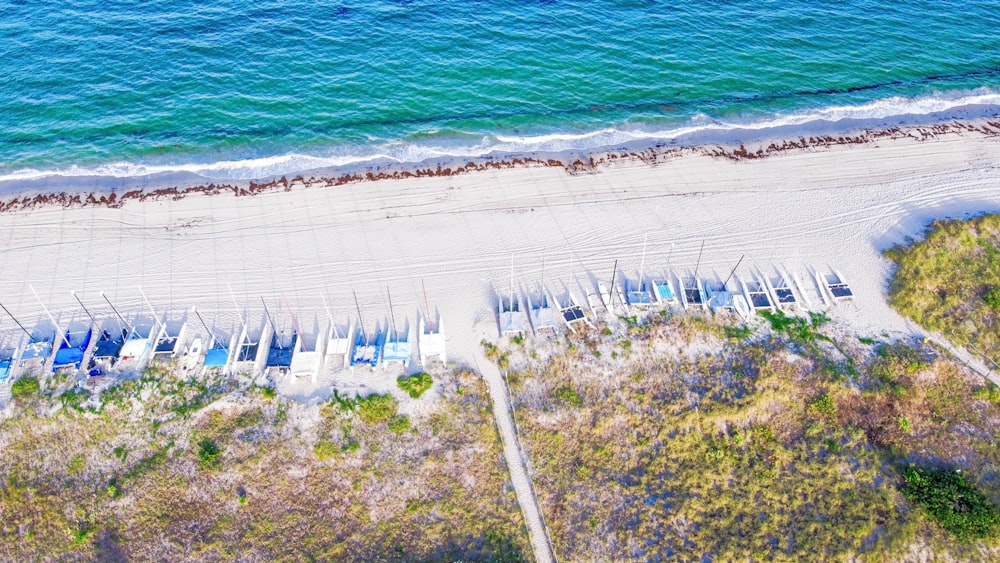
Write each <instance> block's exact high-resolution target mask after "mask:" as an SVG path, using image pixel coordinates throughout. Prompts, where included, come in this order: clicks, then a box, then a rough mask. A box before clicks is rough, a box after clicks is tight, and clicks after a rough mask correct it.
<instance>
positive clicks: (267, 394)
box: [256, 386, 278, 399]
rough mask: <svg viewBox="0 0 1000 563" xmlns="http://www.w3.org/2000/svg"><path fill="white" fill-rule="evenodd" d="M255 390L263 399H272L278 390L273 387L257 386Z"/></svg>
mask: <svg viewBox="0 0 1000 563" xmlns="http://www.w3.org/2000/svg"><path fill="white" fill-rule="evenodd" d="M256 389H257V392H259V393H260V396H261V397H263V398H265V399H273V398H275V397H277V396H278V391H277V389H275V388H274V387H264V386H257V387H256Z"/></svg>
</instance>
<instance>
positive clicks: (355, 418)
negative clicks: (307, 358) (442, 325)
mask: <svg viewBox="0 0 1000 563" xmlns="http://www.w3.org/2000/svg"><path fill="white" fill-rule="evenodd" d="M58 383H59V381H58V379H56V380H49V381H47V382H44V383H43V384H42V385H41V386H35V385H24V386H22V387H23V389H20V394H19V395H18V396H17V397H16V398H15V399H14V404H13V405H12V406H9V407H8V409H7V410H6V411H5V413H6V414H7V415H8V418H6V419H5V420H3V421H2V422H0V451H2V452H3V455H2V456H0V482H2V486H0V526H2V529H3V536H4V538H6V541H4V542H2V545H0V559H3V560H6V561H30V560H63V561H65V560H101V561H114V560H159V561H192V560H230V559H240V560H289V559H290V560H327V561H350V560H364V561H373V560H383V561H393V560H448V561H453V560H459V559H467V560H483V559H486V560H498V561H519V560H523V559H525V557H526V556H527V557H530V551H529V548H528V543H527V535H526V533H525V532H524V526H523V521H522V519H521V515H520V512H519V510H518V507H517V504H516V501H515V499H514V496H513V493H512V492H511V491H510V487H509V484H508V477H507V473H506V469H505V466H504V464H503V457H502V453H501V449H500V444H499V438H498V435H497V432H496V429H495V426H494V423H493V418H492V415H491V411H490V402H489V399H488V397H487V396H486V391H485V386H484V385H483V383H482V381H481V380H480V379H479V378H478V377H477V376H475V375H473V374H470V373H467V372H458V373H449V374H445V375H444V376H443V377H441V379H439V376H435V383H436V384H438V385H439V389H440V394H439V398H437V399H436V400H434V401H433V402H429V403H427V404H426V405H420V408H419V409H415V410H412V409H411V414H409V415H406V414H401V411H402V410H403V409H402V408H401V407H402V406H403V405H400V404H399V403H397V400H396V399H395V398H393V397H392V396H389V395H384V396H377V395H376V396H370V397H367V398H361V399H355V398H349V397H342V396H339V395H337V396H335V397H334V398H333V400H331V401H329V402H327V403H324V404H321V405H304V404H297V403H294V402H290V401H287V400H285V399H282V398H280V397H276V396H274V394H273V392H271V391H270V390H265V389H261V388H249V389H233V388H231V387H230V385H232V384H231V382H227V381H226V380H223V379H221V378H208V379H205V380H196V381H195V380H184V379H178V378H176V377H174V376H173V375H171V374H170V373H169V372H168V371H167V370H165V369H161V368H153V369H149V370H147V371H146V373H145V374H144V375H143V376H142V377H141V378H140V379H135V380H127V381H123V382H120V383H118V384H116V385H115V386H113V387H111V388H110V389H108V390H107V391H105V392H104V393H103V394H101V395H100V396H89V394H88V392H86V391H82V390H79V389H77V390H75V391H72V392H63V391H62V390H61V389H64V388H65V387H63V386H58ZM29 387H30V388H29Z"/></svg>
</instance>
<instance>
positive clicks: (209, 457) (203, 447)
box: [198, 438, 222, 469]
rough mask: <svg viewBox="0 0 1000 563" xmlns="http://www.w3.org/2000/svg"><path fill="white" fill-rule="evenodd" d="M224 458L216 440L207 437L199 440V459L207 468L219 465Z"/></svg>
mask: <svg viewBox="0 0 1000 563" xmlns="http://www.w3.org/2000/svg"><path fill="white" fill-rule="evenodd" d="M221 458H222V450H221V449H220V448H219V446H218V444H216V443H215V442H214V441H212V440H210V439H208V438H205V439H203V440H202V441H200V442H198V461H199V462H200V463H201V466H202V467H203V468H205V469H212V468H215V467H218V465H219V461H220V459H221Z"/></svg>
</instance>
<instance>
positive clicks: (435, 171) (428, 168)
mask: <svg viewBox="0 0 1000 563" xmlns="http://www.w3.org/2000/svg"><path fill="white" fill-rule="evenodd" d="M836 125H837V124H828V126H827V127H823V128H820V129H818V130H816V131H814V132H812V133H811V134H809V135H808V136H806V135H805V134H800V135H791V134H789V135H780V134H778V133H777V132H776V131H770V133H768V134H765V135H762V136H757V137H755V136H753V135H751V138H752V140H747V141H739V140H732V139H723V140H720V142H717V143H712V142H708V141H706V140H705V139H703V140H702V142H701V143H700V144H690V145H689V144H684V143H680V142H678V140H677V139H674V140H672V141H669V142H665V141H657V142H654V143H651V144H646V145H645V146H642V145H640V144H635V145H634V146H631V147H620V148H614V149H598V150H594V151H587V152H576V151H570V152H565V153H552V154H549V153H533V154H526V155H507V156H504V157H493V156H483V157H477V158H470V159H460V158H448V159H444V160H442V161H425V162H422V163H412V164H400V163H396V164H387V165H378V166H373V165H365V166H361V167H357V166H345V167H339V168H325V169H319V170H313V171H305V172H301V173H298V174H296V175H294V176H291V177H289V176H290V175H283V176H280V177H272V178H267V179H262V180H240V181H228V182H213V181H207V182H206V180H207V179H205V178H201V177H200V176H196V175H193V174H187V175H186V176H189V178H188V179H187V180H184V179H177V178H176V176H177V175H176V174H167V175H166V176H167V177H168V178H174V179H173V180H171V179H164V178H158V177H156V176H159V175H154V176H147V177H143V176H139V177H132V178H114V177H105V176H80V177H67V176H52V177H46V178H42V179H35V180H22V181H11V182H6V184H8V189H7V191H14V192H18V191H20V192H21V195H13V196H12V197H8V198H3V197H2V196H0V214H2V213H16V212H19V211H29V210H32V209H37V208H42V207H62V208H75V207H79V208H83V207H106V208H112V209H117V208H121V207H123V206H124V205H126V204H127V203H129V202H145V201H159V200H168V199H169V200H174V201H176V200H179V199H182V198H185V197H189V196H195V195H204V196H223V195H228V196H230V197H252V196H256V195H260V194H262V193H268V192H288V191H292V190H293V189H296V188H307V189H315V188H333V187H341V186H345V185H352V184H363V183H373V182H381V181H386V180H390V181H393V180H395V181H398V180H406V179H412V178H434V177H439V178H446V177H453V176H466V175H469V174H475V173H482V172H492V171H499V170H509V169H524V168H556V169H558V168H561V169H563V170H564V171H565V172H566V174H568V175H580V174H593V173H600V172H602V171H604V170H606V169H608V168H610V167H620V166H657V165H660V164H662V163H663V162H665V161H667V160H670V159H674V158H678V157H683V156H686V155H688V156H690V155H698V156H709V157H713V158H717V159H724V160H730V161H736V162H740V161H747V160H759V159H765V158H770V157H774V156H777V155H781V154H787V153H792V152H795V151H802V152H808V151H815V150H823V149H831V148H833V147H838V146H852V145H870V144H874V143H878V142H879V141H891V140H901V139H909V140H914V141H921V142H922V141H928V140H932V139H936V138H939V137H942V136H947V135H960V136H962V135H966V136H968V135H972V136H982V137H1000V113H997V114H996V115H992V116H988V117H974V118H967V119H960V118H950V119H948V120H946V121H940V122H934V123H925V124H900V125H887V126H883V127H860V128H859V127H857V126H853V127H846V128H843V129H842V130H839V131H838V128H837V127H836ZM799 132H800V133H802V131H801V130H800V131H799ZM806 132H807V133H808V131H806ZM732 133H733V132H732V131H731V132H729V135H730V136H731V135H732ZM789 133H790V131H789ZM181 176H185V175H181ZM190 176H194V178H191V177H190ZM198 178H201V179H200V180H199V179H198ZM102 181H103V182H107V186H101V185H100V183H101V182H102ZM3 184H4V183H0V188H2V186H3ZM52 184H56V185H58V184H63V185H64V188H63V189H62V190H58V188H56V187H54V186H51V185H52ZM74 184H75V185H77V188H76V189H72V188H67V187H66V186H72V185H74ZM16 186H19V187H20V189H18V187H16ZM45 186H49V187H45ZM57 190H58V191H57ZM2 191H3V190H2V189H0V193H2Z"/></svg>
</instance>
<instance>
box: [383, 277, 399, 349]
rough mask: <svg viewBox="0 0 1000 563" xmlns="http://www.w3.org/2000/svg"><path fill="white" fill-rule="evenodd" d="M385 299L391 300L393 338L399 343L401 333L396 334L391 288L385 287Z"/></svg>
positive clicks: (390, 314) (390, 316) (390, 312)
mask: <svg viewBox="0 0 1000 563" xmlns="http://www.w3.org/2000/svg"><path fill="white" fill-rule="evenodd" d="M385 297H386V299H388V300H389V320H390V321H392V337H393V339H394V341H395V342H399V333H398V332H396V315H394V314H392V294H391V293H389V286H385Z"/></svg>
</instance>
